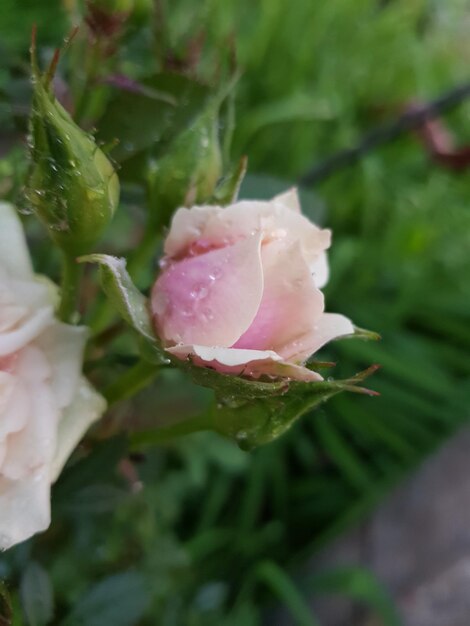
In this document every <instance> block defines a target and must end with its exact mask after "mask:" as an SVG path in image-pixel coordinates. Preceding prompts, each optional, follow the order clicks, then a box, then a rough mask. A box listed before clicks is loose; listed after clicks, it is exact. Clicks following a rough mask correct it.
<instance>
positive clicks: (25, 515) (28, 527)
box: [0, 203, 105, 549]
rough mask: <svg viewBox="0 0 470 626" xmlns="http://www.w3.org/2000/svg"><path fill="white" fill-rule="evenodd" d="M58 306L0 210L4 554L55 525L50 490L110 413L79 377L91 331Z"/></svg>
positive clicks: (15, 227) (6, 212)
mask: <svg viewBox="0 0 470 626" xmlns="http://www.w3.org/2000/svg"><path fill="white" fill-rule="evenodd" d="M55 300H56V289H55V286H54V285H52V283H50V282H49V281H47V279H45V278H41V277H38V276H36V275H35V274H34V272H33V270H32V266H31V261H30V258H29V254H28V250H27V247H26V243H25V240H24V235H23V232H22V227H21V224H20V222H19V220H18V218H17V216H16V214H15V212H14V210H13V208H12V207H11V206H10V205H7V204H4V203H0V549H6V548H8V547H10V546H11V545H13V544H15V543H18V542H20V541H23V540H25V539H27V538H29V537H30V536H31V535H33V534H34V533H37V532H40V531H42V530H45V529H46V528H47V527H48V526H49V523H50V487H51V483H53V482H54V480H55V479H56V478H57V476H58V474H59V472H60V470H61V468H62V467H63V465H64V463H65V461H66V460H67V458H68V456H69V455H70V453H71V451H72V450H73V448H74V447H75V446H76V444H77V443H78V441H79V440H80V438H81V437H82V436H83V434H84V432H85V431H86V429H87V428H88V426H89V425H90V424H91V423H92V422H93V421H94V420H96V419H97V418H98V417H99V416H100V415H101V413H102V412H103V411H104V409H105V401H104V399H103V398H102V397H101V396H100V395H99V394H98V393H97V392H95V390H94V389H93V388H92V387H91V386H90V384H89V383H88V382H87V381H86V379H85V378H84V377H83V376H82V374H81V369H82V358H83V349H84V345H85V342H86V338H87V330H86V328H84V327H77V326H69V325H67V324H63V323H61V322H59V321H57V319H56V318H55V317H54V305H55Z"/></svg>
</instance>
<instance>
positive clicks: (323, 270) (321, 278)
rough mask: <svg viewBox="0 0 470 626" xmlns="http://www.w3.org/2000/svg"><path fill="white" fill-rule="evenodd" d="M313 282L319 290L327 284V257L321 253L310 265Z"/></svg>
mask: <svg viewBox="0 0 470 626" xmlns="http://www.w3.org/2000/svg"><path fill="white" fill-rule="evenodd" d="M310 271H311V272H312V276H313V280H314V282H315V285H316V286H317V287H318V289H321V288H322V287H324V286H325V285H326V283H327V282H328V278H329V276H330V268H329V266H328V257H327V255H326V253H325V252H322V253H321V254H320V255H319V256H318V257H317V258H316V259H315V261H314V262H313V263H311V264H310Z"/></svg>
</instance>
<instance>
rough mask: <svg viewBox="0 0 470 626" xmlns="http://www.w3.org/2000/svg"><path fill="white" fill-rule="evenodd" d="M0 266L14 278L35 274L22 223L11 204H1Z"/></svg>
mask: <svg viewBox="0 0 470 626" xmlns="http://www.w3.org/2000/svg"><path fill="white" fill-rule="evenodd" d="M0 266H1V267H2V268H5V269H6V270H7V271H8V273H10V274H11V275H12V276H18V277H24V278H29V277H31V276H32V274H33V269H32V266H31V260H30V258H29V252H28V248H27V245H26V240H25V236H24V233H23V228H22V226H21V221H20V219H19V217H18V215H17V214H16V211H15V209H14V208H13V207H12V206H11V204H7V203H6V202H0Z"/></svg>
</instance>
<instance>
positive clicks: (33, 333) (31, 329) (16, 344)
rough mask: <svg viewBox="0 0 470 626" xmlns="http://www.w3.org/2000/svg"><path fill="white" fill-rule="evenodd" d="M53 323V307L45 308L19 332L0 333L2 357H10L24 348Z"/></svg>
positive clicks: (0, 355) (0, 353) (0, 352)
mask: <svg viewBox="0 0 470 626" xmlns="http://www.w3.org/2000/svg"><path fill="white" fill-rule="evenodd" d="M52 321H53V309H52V307H44V308H43V309H40V310H39V311H36V312H35V313H34V314H33V316H32V317H31V318H30V319H28V320H27V321H26V322H25V323H24V324H22V325H21V326H20V327H19V328H18V329H17V330H13V331H10V332H5V333H0V357H2V356H8V355H9V354H13V353H14V352H17V351H18V350H20V349H21V348H24V346H26V344H28V343H29V342H30V341H32V340H33V339H35V338H36V337H37V336H38V335H39V334H40V333H41V332H42V331H43V330H44V329H45V328H47V326H49V325H50V324H51V322H52Z"/></svg>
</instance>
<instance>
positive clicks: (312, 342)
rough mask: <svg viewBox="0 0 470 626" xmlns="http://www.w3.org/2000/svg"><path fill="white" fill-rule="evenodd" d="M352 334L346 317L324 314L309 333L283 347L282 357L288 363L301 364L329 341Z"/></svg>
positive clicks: (350, 323) (351, 326)
mask: <svg viewBox="0 0 470 626" xmlns="http://www.w3.org/2000/svg"><path fill="white" fill-rule="evenodd" d="M353 334H354V326H353V324H352V322H351V320H349V319H348V318H347V317H345V316H344V315H340V314H339V313H324V314H323V315H322V316H321V318H320V319H319V321H318V322H317V324H316V326H315V328H314V329H313V330H312V331H311V332H310V333H307V334H306V335H304V336H303V337H300V338H299V339H297V340H296V341H294V342H292V344H291V345H290V346H286V347H285V349H284V352H283V356H284V358H286V359H288V360H289V361H295V362H298V363H301V362H303V361H305V360H306V359H308V358H309V357H310V356H311V355H312V354H315V352H317V351H318V350H320V348H322V347H323V346H324V345H325V344H326V343H328V342H329V341H332V340H333V339H337V338H338V337H345V336H347V335H353Z"/></svg>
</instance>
